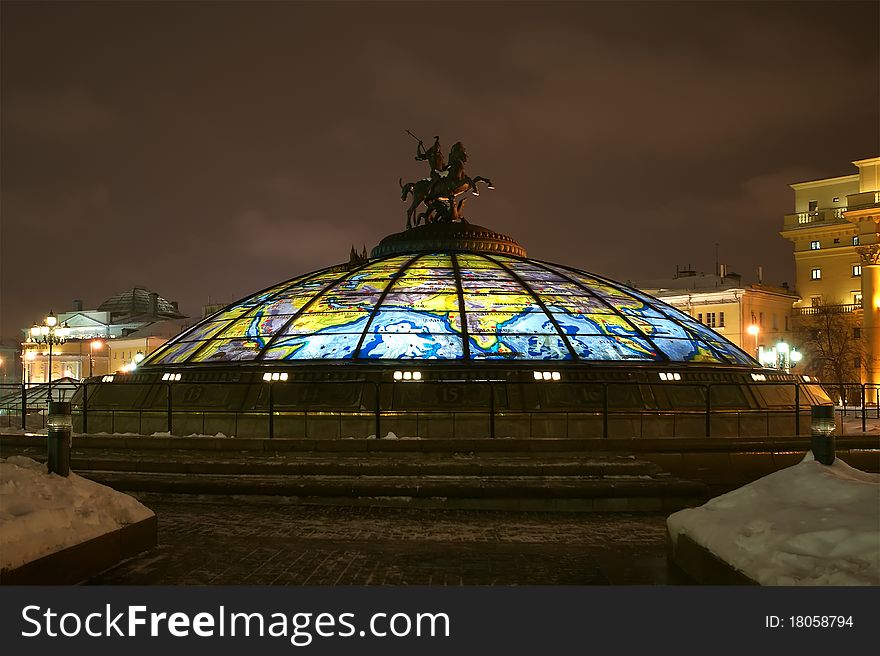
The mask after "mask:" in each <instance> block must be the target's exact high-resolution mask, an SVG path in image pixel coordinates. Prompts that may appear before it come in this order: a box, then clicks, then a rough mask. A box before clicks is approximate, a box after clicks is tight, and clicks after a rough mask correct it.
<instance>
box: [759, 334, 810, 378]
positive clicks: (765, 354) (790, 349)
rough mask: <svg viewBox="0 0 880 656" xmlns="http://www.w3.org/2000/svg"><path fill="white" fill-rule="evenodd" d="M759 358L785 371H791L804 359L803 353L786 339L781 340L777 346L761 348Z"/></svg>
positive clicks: (768, 364) (769, 365)
mask: <svg viewBox="0 0 880 656" xmlns="http://www.w3.org/2000/svg"><path fill="white" fill-rule="evenodd" d="M758 359H759V360H760V361H761V362H762V363H764V364H765V365H767V366H768V367H773V368H774V369H782V371H784V372H785V373H787V374H788V373H791V370H792V368H794V367H796V366H797V363H798V362H800V361H801V360H802V359H803V354H802V353H801V352H800V351H798V350H797V349H796V348H795V347H794V346H790V345H789V344H788V343H786V342H785V341H780V342H778V343H777V344H776V346H772V347H770V348H769V349H764V348H763V347H762V348H761V349H760V353H759V357H758Z"/></svg>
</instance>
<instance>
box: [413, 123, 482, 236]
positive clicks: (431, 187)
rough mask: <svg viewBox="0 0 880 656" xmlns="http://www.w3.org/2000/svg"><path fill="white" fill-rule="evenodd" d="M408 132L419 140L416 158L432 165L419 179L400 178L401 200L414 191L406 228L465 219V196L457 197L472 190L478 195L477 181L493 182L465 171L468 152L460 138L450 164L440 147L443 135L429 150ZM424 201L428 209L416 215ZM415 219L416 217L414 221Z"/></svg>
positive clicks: (450, 154)
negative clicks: (405, 181) (422, 223)
mask: <svg viewBox="0 0 880 656" xmlns="http://www.w3.org/2000/svg"><path fill="white" fill-rule="evenodd" d="M407 133H408V134H409V135H410V136H412V137H413V138H414V139H416V140H417V141H418V144H417V146H416V160H417V161H424V160H427V161H428V163H429V164H430V166H431V177H429V178H422V179H421V180H418V181H417V182H407V183H406V184H404V183H403V179H402V178H401V179H400V181H399V184H400V189H401V194H400V198H401V200H404V201H405V200H406V199H407V196H409V194H412V202H411V203H410V206H409V207H408V208H407V210H406V228H407V230H409V229H410V228H412V227H414V226H417V225H419V223H421V222H422V220H424V221H425V223H434V222H436V221H464V217H463V216H462V215H461V208H462V205H464V199H461V200H458V201H456V197H457V196H459V195H461V194H463V193H465V192H467V191H470V192H471V193H472V194H474V196H479V195H480V191H479V189H478V187H477V185H478V183H480V182H482V183H485V184H486V186H487V187H488V188H489V189H494V188H495V187H494V186H493V184H492V181H491V180H489V179H488V178H484V177H482V176H476V177H475V178H471V177H469V176H467V175H466V174H465V172H464V165H465V162H467V151H466V150H465V148H464V144H462V143H461V142H460V141H458V142H456V143H455V145H453V146H452V148H451V149H450V151H449V163H448V164H446V163H445V162H444V161H443V152H442V150H441V147H440V137H434V145H433V146H431V148H428V149H426V148H425V146H424V143H423V142H422V140H421V139H419V138H418V137H416V136H415V135H414V134H413V133H412V132H410V131H409V130H407ZM422 203H424V205H425V208H426V209H425V211H424V212H421V213H419V214H416V210H417V209H418V207H419V205H421V204H422ZM413 219H415V220H413Z"/></svg>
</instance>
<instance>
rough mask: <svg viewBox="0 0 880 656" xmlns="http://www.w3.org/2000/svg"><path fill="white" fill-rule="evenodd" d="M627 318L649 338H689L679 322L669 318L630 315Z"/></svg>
mask: <svg viewBox="0 0 880 656" xmlns="http://www.w3.org/2000/svg"><path fill="white" fill-rule="evenodd" d="M629 320H630V321H631V322H633V323H634V324H635V325H636V326H638V328H639V329H640V330H641V331H642V332H644V333H645V334H647V335H648V337H651V338H654V337H671V338H673V339H689V338H690V337H691V335H689V334H688V333H687V331H685V329H684V328H682V327H681V325H680V324H677V323H675V322H674V321H670V320H669V319H654V318H651V319H643V318H641V317H630V318H629Z"/></svg>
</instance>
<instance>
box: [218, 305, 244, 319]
mask: <svg viewBox="0 0 880 656" xmlns="http://www.w3.org/2000/svg"><path fill="white" fill-rule="evenodd" d="M252 309H253V308H252V307H243V306H240V305H239V306H236V307H233V308H230V309H229V310H226V311H224V312H220V314H216V315H214V317H212V319H211V321H228V320H230V319H237V318H238V317H240V316H241V315H243V314H244V313H245V312H249V311H250V310H252Z"/></svg>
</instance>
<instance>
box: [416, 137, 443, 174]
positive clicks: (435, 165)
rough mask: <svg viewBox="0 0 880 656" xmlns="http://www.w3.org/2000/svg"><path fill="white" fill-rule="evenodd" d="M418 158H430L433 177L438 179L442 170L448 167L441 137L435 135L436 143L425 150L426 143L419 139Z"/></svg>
mask: <svg viewBox="0 0 880 656" xmlns="http://www.w3.org/2000/svg"><path fill="white" fill-rule="evenodd" d="M416 160H417V161H423V160H428V163H429V164H430V165H431V179H432V180H436V179H437V178H439V177H440V172H441V171H443V169H445V168H446V161H445V160H444V159H443V149H442V148H441V146H440V137H434V145H433V146H431V147H430V148H428V149H427V150H425V144H424V143H422V142H421V141H419V143H418V145H417V146H416Z"/></svg>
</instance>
